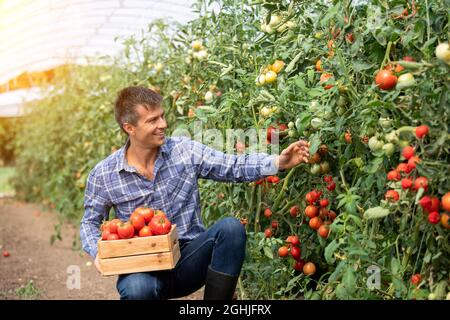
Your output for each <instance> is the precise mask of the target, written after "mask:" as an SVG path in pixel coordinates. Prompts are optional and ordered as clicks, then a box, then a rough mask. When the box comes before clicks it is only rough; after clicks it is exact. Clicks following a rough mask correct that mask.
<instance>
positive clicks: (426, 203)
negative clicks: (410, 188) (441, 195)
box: [419, 196, 431, 212]
mask: <svg viewBox="0 0 450 320" xmlns="http://www.w3.org/2000/svg"><path fill="white" fill-rule="evenodd" d="M419 205H420V206H421V207H422V209H423V211H425V212H429V211H430V209H431V198H430V196H424V197H422V199H420V200H419Z"/></svg>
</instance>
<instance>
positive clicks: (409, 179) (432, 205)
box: [385, 125, 450, 229]
mask: <svg viewBox="0 0 450 320" xmlns="http://www.w3.org/2000/svg"><path fill="white" fill-rule="evenodd" d="M428 132H429V128H428V126H425V125H422V126H418V127H416V129H415V133H416V137H417V138H418V139H423V138H424V137H425V136H426V135H427V134H428ZM402 156H403V158H404V159H405V162H401V163H399V164H398V166H397V168H395V169H393V170H391V171H389V172H388V174H387V180H388V181H400V184H401V188H402V190H404V191H407V190H411V191H414V192H417V191H418V190H419V189H420V188H422V189H423V190H424V192H426V191H427V190H428V179H427V178H426V177H423V176H419V177H415V178H414V170H415V169H416V164H418V163H420V162H421V159H420V157H418V156H417V155H416V149H415V148H414V147H413V146H406V147H404V148H403V149H402ZM385 199H386V200H387V201H388V202H397V201H399V200H400V194H399V193H398V191H397V190H393V189H392V190H388V191H387V192H386V194H385ZM419 205H420V206H421V207H422V210H423V211H424V212H425V213H427V214H428V222H429V223H431V224H438V223H439V222H441V224H442V226H443V227H444V228H447V229H449V228H450V226H449V215H448V214H447V213H443V214H442V215H440V214H439V210H440V205H441V201H439V198H437V197H430V196H428V195H425V196H424V197H422V198H421V199H420V200H419ZM442 208H443V209H444V210H446V211H450V192H448V193H447V194H446V195H444V196H443V197H442Z"/></svg>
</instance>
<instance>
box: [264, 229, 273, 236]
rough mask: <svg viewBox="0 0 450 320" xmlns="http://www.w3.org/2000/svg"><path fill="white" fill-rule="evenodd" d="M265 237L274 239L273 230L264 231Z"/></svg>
mask: <svg viewBox="0 0 450 320" xmlns="http://www.w3.org/2000/svg"><path fill="white" fill-rule="evenodd" d="M264 235H265V236H266V238H271V237H272V229H270V228H267V229H266V230H264Z"/></svg>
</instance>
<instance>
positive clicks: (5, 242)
mask: <svg viewBox="0 0 450 320" xmlns="http://www.w3.org/2000/svg"><path fill="white" fill-rule="evenodd" d="M0 221H2V223H1V224H0V251H1V252H4V251H8V252H9V254H10V256H9V257H4V256H3V255H2V256H0V300H1V299H6V300H10V299H45V300H47V299H49V300H53V299H58V300H72V299H77V300H97V299H105V300H117V299H119V295H118V293H117V290H116V286H115V285H116V279H117V277H116V276H111V277H102V276H100V275H99V274H98V272H97V271H96V269H95V267H94V265H93V264H92V265H91V264H90V262H91V261H92V259H91V258H90V257H89V256H88V255H87V254H85V253H83V254H81V253H80V252H79V251H74V250H73V248H72V241H73V239H74V235H75V234H77V233H78V229H77V228H76V227H75V226H73V225H70V224H65V225H64V226H63V228H62V230H61V235H62V236H63V239H62V241H55V243H54V244H53V245H51V244H50V236H51V235H52V234H53V233H54V224H55V221H57V220H56V214H55V213H54V212H51V211H43V210H42V208H41V207H40V206H39V205H36V204H28V203H23V202H19V201H16V200H14V199H11V198H6V199H5V198H3V199H2V198H0ZM78 273H79V275H80V277H79V278H78V279H80V281H79V288H78V283H77V282H76V280H74V281H71V280H72V279H76V278H75V277H74V274H78ZM30 281H31V282H30ZM202 297H203V291H202V289H200V290H199V291H197V292H195V293H193V294H192V295H190V296H187V297H184V298H183V299H187V300H198V299H202Z"/></svg>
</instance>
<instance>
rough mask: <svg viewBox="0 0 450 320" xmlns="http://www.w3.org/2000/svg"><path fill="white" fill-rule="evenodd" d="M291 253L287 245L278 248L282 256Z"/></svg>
mask: <svg viewBox="0 0 450 320" xmlns="http://www.w3.org/2000/svg"><path fill="white" fill-rule="evenodd" d="M288 254H289V249H288V248H287V247H285V246H282V247H280V248H279V249H278V255H279V256H280V257H286V256H287V255H288Z"/></svg>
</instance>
